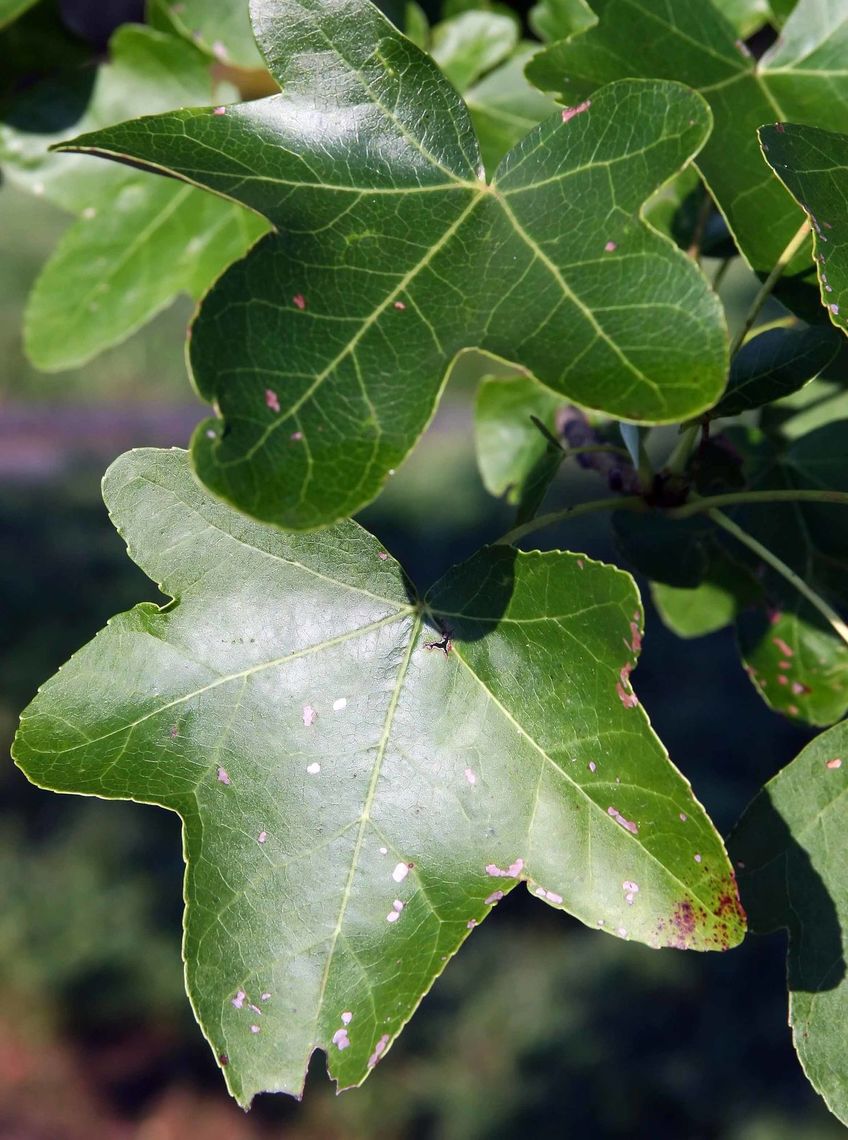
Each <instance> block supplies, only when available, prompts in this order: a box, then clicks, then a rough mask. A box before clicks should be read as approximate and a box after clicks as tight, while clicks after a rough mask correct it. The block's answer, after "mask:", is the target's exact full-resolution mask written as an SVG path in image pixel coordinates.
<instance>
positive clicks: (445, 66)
mask: <svg viewBox="0 0 848 1140" xmlns="http://www.w3.org/2000/svg"><path fill="white" fill-rule="evenodd" d="M517 46H518V27H517V25H516V23H515V20H513V19H511V18H510V17H509V16H503V15H500V14H499V13H497V12H481V11H470V12H463V13H461V14H460V15H459V16H454V17H453V18H452V19H450V20H442V22H441V23H439V24H436V25H435V27H434V28H433V30H432V34H431V39H430V54H431V55H432V57H433V59H434V60H435V61H436V63H437V64H438V65H439V67H440V68H441V70H442V71H443V72H444V74H445V75H446V76H447V77H448V79H449V80H450V81H451V83H452V84H453V85H454V87H455V88H456V89H457V91H460V92H462V91H465V90H466V89H467V88H468V87H470V86H471V84H472V83H474V82H475V81H476V80H477V79H480V77H481V76H483V75H485V74H486V72H487V71H491V70H492V69H493V68H495V67H497V66H498V64H500V63H503V62H504V61H505V60H506V59H507V57H508V56H509V55H510V54H511V53H512V51H513V50H514V49H515V48H516V47H517Z"/></svg>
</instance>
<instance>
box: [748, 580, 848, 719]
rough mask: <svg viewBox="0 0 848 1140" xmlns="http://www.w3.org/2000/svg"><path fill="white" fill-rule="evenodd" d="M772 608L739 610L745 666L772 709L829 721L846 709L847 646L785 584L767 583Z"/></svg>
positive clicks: (793, 716) (847, 687) (789, 714)
mask: <svg viewBox="0 0 848 1140" xmlns="http://www.w3.org/2000/svg"><path fill="white" fill-rule="evenodd" d="M770 592H771V595H772V608H767V607H765V606H760V607H758V608H757V609H752V610H748V611H744V612H742V613H740V614H739V617H738V621H737V625H736V632H737V638H738V642H739V651H740V653H741V654H742V660H743V661H744V663H745V671H746V672H747V674H748V676H749V677H750V678H751V681H752V682H753V685H754V687H755V688H756V690H757V692H758V693H759V694H760V696H761V697H762V698H763V699H764V700H765V702H766V704H768V706H769V708H772V709H774V711H775V712H779V713H782V714H783V715H784V716H787V717H790V718H792V719H795V720H803V721H806V722H807V723H808V724H815V725H821V726H823V725H828V724H833V722H834V721H836V720H839V719H840V717H842V716H844V715H845V712H846V709H848V646H846V645H845V643H844V642H843V641H842V640H840V638H838V637H837V636H836V635H835V634H834V632H833V630H832V629H831V627H830V626H829V625H828V624H827V622H826V621H825V620H824V618H823V617H822V616H821V614H820V613H819V612H818V610H816V609H814V608H813V607H812V606H811V605H809V603H808V602H806V601H804V599H803V598H801V597H800V596H799V595H798V594H797V593H794V594H793V592H790V588H789V587H786V588H785V589H781V588H780V587H779V586H777V585H774V584H772V585H771V587H770Z"/></svg>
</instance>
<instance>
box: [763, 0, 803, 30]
mask: <svg viewBox="0 0 848 1140" xmlns="http://www.w3.org/2000/svg"><path fill="white" fill-rule="evenodd" d="M796 3H797V0H769V8H770V9H771V17H772V23H773V24H774V25H775V27H777V28H782V27H783V25H784V24H785V23H786V21H787V20H788V19H789V17H790V16H791V15H792V12H793V9H794V8H795V5H796Z"/></svg>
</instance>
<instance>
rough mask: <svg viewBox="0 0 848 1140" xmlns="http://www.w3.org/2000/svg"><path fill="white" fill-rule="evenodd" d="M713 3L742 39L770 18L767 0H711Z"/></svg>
mask: <svg viewBox="0 0 848 1140" xmlns="http://www.w3.org/2000/svg"><path fill="white" fill-rule="evenodd" d="M713 3H714V4H715V6H716V8H718V10H719V12H721V14H722V15H723V16H724V18H725V20H727V22H728V23H729V24H730V25H731V26H732V28H733V30H734V31H735V32H736V34H737V36H740V37H741V38H742V39H743V40H745V39H747V38H748V36H750V35H753V33H754V32H756V31H759V29H760V28H762V27H763V25H764V24H767V23H768V22H769V20H770V19H771V9H770V8H769V4H768V0H713Z"/></svg>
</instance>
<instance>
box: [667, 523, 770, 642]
mask: <svg viewBox="0 0 848 1140" xmlns="http://www.w3.org/2000/svg"><path fill="white" fill-rule="evenodd" d="M761 593H762V589H761V587H760V585H759V584H758V583H757V581H756V580H755V578H754V577H753V575H752V574H751V572H750V571H749V570H748V569H747V568H746V567H744V566H742V565H740V564H739V563H738V562H734V561H733V559H732V558H730V557H729V556H728V554H727V553H726V552H725V551H724V550H722V549H721V547H719V546H718V544H717V543H713V544H712V545H711V547H710V548H709V550H708V553H707V560H706V568H705V570H704V571H703V576H702V580H701V582H700V583H699V585H697V586H695V587H694V588H692V589H686V588H681V587H679V586H669V585H666V584H665V583H663V582H652V583H651V595H652V597H653V599H654V605H655V606H656V607H657V610H658V611H659V615H660V617H661V618H662V620H663V622H664V624H665V625H667V626H668V628H669V629H670V630H672V631H673V632H674V633H676V634H677V636H678V637H686V638H689V637H703V636H705V635H706V634H708V633H714V632H715V631H716V630H718V629H724V627H725V626H728V625H731V624H732V623H733V621H734V620H735V619H736V617H737V616H738V615H739V614H740V613H741V612H742V611H743V610H744V609H745V607H746V606H748V605H750V604H751V603H752V602H754V601H756V600H758V599H759V598H760V596H761Z"/></svg>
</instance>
